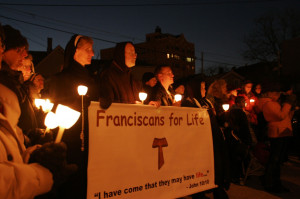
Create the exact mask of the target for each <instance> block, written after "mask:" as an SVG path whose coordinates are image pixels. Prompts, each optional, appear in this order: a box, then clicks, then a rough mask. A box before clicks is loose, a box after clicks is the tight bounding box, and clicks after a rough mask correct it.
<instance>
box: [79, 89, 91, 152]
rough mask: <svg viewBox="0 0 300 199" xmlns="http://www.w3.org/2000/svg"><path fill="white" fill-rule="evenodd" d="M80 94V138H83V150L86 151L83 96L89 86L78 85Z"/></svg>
mask: <svg viewBox="0 0 300 199" xmlns="http://www.w3.org/2000/svg"><path fill="white" fill-rule="evenodd" d="M77 91H78V94H79V95H80V96H81V132H80V139H81V151H84V106H83V96H84V95H86V93H87V91H88V87H86V86H83V85H79V86H78V87H77Z"/></svg>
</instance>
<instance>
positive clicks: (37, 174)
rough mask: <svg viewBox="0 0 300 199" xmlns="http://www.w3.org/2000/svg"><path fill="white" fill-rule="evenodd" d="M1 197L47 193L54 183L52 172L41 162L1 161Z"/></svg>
mask: <svg viewBox="0 0 300 199" xmlns="http://www.w3.org/2000/svg"><path fill="white" fill-rule="evenodd" d="M0 171H1V175H0V186H1V189H0V198H18V199H23V198H24V199H25V198H33V197H35V196H37V195H40V194H43V193H47V192H49V191H50V190H51V188H52V185H53V179H52V174H51V173H50V171H49V170H48V169H46V168H45V167H42V166H41V165H39V164H24V163H14V162H8V161H5V162H1V163H0Z"/></svg>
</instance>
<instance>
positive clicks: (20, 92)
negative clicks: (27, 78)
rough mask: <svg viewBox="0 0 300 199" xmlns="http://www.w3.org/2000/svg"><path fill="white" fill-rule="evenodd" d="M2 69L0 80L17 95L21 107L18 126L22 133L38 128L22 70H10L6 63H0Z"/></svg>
mask: <svg viewBox="0 0 300 199" xmlns="http://www.w3.org/2000/svg"><path fill="white" fill-rule="evenodd" d="M2 66H3V69H2V70H1V71H0V82H1V83H2V84H3V85H5V86H7V87H8V88H9V89H11V90H12V91H13V92H14V93H15V94H16V95H17V97H18V100H19V105H20V109H21V115H20V118H19V123H18V126H19V127H20V128H21V129H22V130H23V133H24V134H28V133H29V132H30V131H33V130H35V129H36V128H38V125H37V120H36V115H35V112H34V104H33V102H32V100H31V99H30V96H29V93H28V89H27V88H26V87H25V86H24V84H23V76H22V72H19V71H14V70H11V69H10V68H9V67H8V66H7V65H6V63H4V62H3V63H2Z"/></svg>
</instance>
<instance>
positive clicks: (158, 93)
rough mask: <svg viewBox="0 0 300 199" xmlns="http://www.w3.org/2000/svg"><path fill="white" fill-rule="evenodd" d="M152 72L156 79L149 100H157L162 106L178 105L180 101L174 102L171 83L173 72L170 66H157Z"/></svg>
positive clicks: (172, 81)
mask: <svg viewBox="0 0 300 199" xmlns="http://www.w3.org/2000/svg"><path fill="white" fill-rule="evenodd" d="M154 74H155V76H156V78H157V80H158V82H157V84H156V85H155V87H154V88H153V92H152V93H151V95H150V97H149V100H151V101H158V102H160V104H161V105H162V106H180V105H181V103H180V102H175V99H174V94H175V92H174V91H173V89H172V87H171V85H172V84H173V83H174V74H173V72H172V69H171V67H170V66H164V65H162V66H158V67H157V68H156V69H155V71H154Z"/></svg>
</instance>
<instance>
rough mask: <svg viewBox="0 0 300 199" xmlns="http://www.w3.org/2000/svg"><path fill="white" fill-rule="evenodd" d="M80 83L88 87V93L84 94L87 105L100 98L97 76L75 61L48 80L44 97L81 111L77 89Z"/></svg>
mask: <svg viewBox="0 0 300 199" xmlns="http://www.w3.org/2000/svg"><path fill="white" fill-rule="evenodd" d="M79 85H84V86H87V87H88V91H87V94H86V95H85V96H84V99H85V102H86V103H87V104H86V105H88V103H89V102H90V101H91V100H96V101H97V100H98V97H97V96H98V94H97V90H98V89H97V88H96V82H95V78H94V77H93V76H92V75H90V73H89V71H88V69H87V68H85V67H83V66H81V65H80V64H79V63H78V62H76V61H74V62H73V64H72V65H70V66H69V67H67V68H65V69H64V70H63V71H62V72H60V73H58V74H56V75H55V76H53V77H51V78H50V79H49V80H48V81H47V84H46V86H45V87H46V88H45V95H44V97H49V98H50V101H52V102H54V103H56V104H63V105H66V106H69V107H70V108H72V109H74V110H76V111H81V96H80V95H79V94H78V91H77V87H78V86H79Z"/></svg>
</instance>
